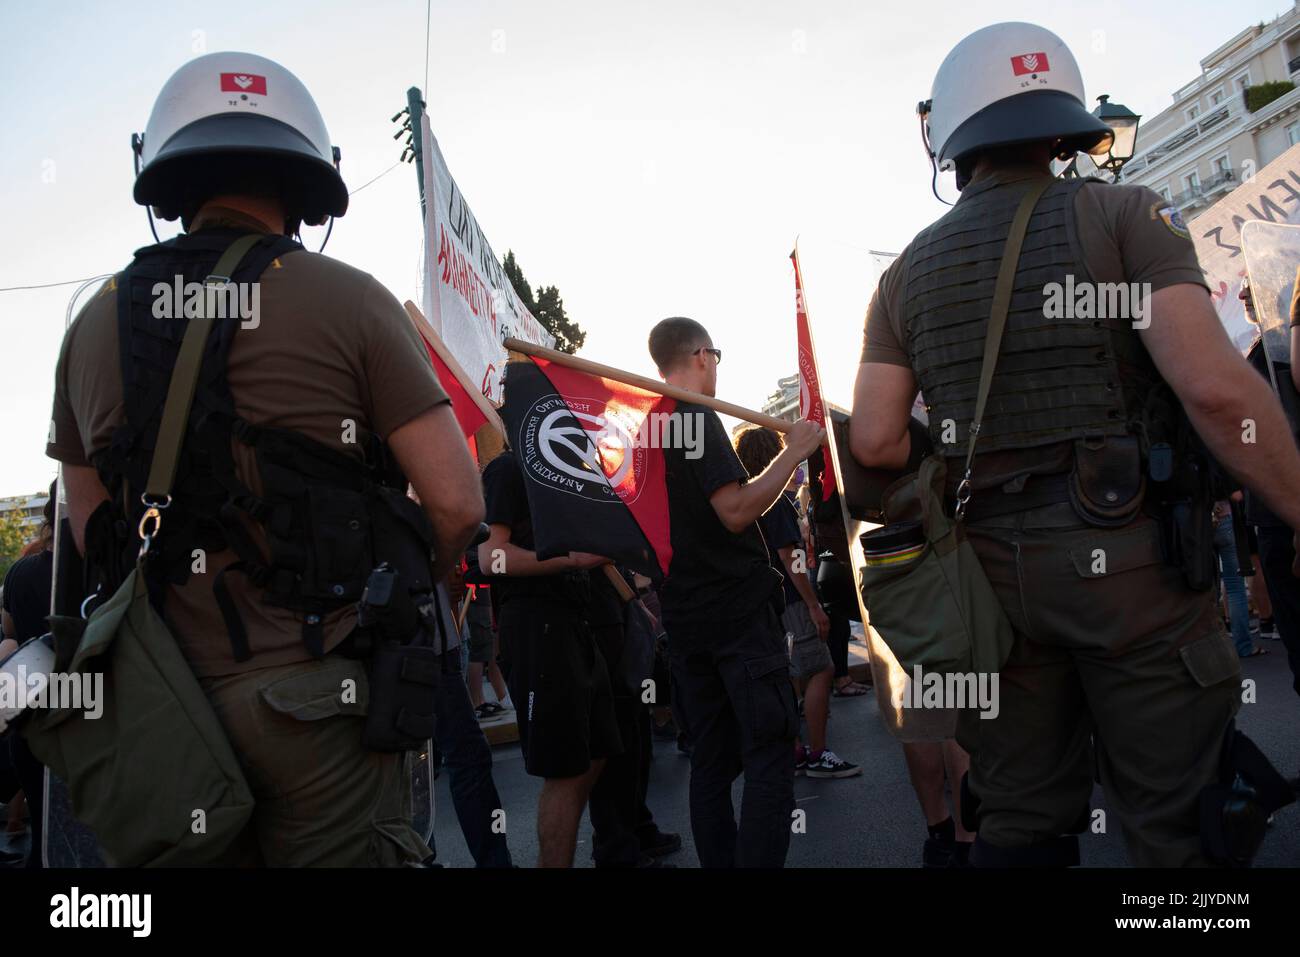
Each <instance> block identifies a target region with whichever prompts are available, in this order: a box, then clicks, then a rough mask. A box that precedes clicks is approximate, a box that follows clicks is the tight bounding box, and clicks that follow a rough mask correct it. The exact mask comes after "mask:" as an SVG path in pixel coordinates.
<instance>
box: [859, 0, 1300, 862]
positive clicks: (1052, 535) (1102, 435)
mask: <svg viewBox="0 0 1300 957" xmlns="http://www.w3.org/2000/svg"><path fill="white" fill-rule="evenodd" d="M922 106H923V110H922V112H923V113H924V114H925V119H926V123H927V128H928V145H929V148H930V150H931V151H932V161H936V162H937V163H938V164H939V166H940V167H941V168H943V169H953V168H955V170H956V175H957V185H958V187H959V189H961V197H960V199H959V201H958V202H957V203H956V205H955V206H954V207H953V208H952V209H951V210H950V211H949V212H948V213H947V214H946V215H945V216H943V217H942V218H941V219H939V220H938V221H937V222H935V223H934V224H933V225H931V226H929V227H928V228H926V229H925V230H923V231H922V232H921V233H920V234H918V235H917V237H916V238H915V239H914V240H913V241H912V243H911V244H910V245H909V246H908V247H907V249H906V250H905V251H904V253H903V254H902V255H901V257H900V258H899V259H898V260H897V261H896V262H895V263H894V264H893V265H892V266H891V267H890V269H889V270H888V271H887V272H886V273H885V275H884V276H883V277H882V279H881V282H880V286H879V288H878V290H877V291H876V294H875V296H874V298H873V299H872V302H871V305H870V308H869V311H868V315H867V321H866V330H865V344H864V351H863V356H862V364H861V366H860V367H859V372H858V379H857V384H856V387H855V396H854V408H855V412H854V415H853V417H852V430H851V447H852V450H853V453H854V455H855V457H856V458H857V459H858V460H859V461H861V462H862V463H863V464H866V465H873V466H878V467H887V468H903V467H904V466H905V465H906V463H907V462H908V458H909V453H910V451H911V441H910V439H909V437H908V432H907V423H908V413H909V410H910V409H911V407H912V404H913V401H914V400H915V398H916V396H917V393H918V391H919V392H920V393H921V394H922V395H923V396H924V399H925V402H926V403H927V408H928V411H929V422H930V431H931V435H932V438H933V440H934V444H935V447H936V448H937V449H939V450H941V453H940V454H942V455H944V457H945V460H946V461H947V462H948V465H949V467H948V469H947V476H948V486H947V489H946V492H947V495H948V500H949V507H950V508H951V507H952V502H953V499H954V498H955V494H956V492H957V485H958V482H959V481H960V480H961V479H962V478H963V469H962V467H961V466H962V460H963V457H964V456H965V455H966V453H967V447H968V438H969V433H970V425H971V423H972V420H973V419H974V409H975V398H976V392H977V383H979V381H980V379H981V369H982V364H983V357H984V345H985V334H986V331H987V328H988V326H989V321H988V320H989V316H990V314H991V312H992V311H993V302H994V288H995V279H996V277H997V274H998V272H999V268H1000V264H1001V261H1002V259H1003V254H1004V251H1005V249H1006V247H1007V245H1008V236H1009V234H1010V233H1011V224H1012V222H1013V219H1014V216H1015V214H1016V212H1017V208H1018V207H1019V206H1020V204H1021V200H1022V199H1023V198H1024V197H1025V196H1026V194H1028V193H1030V192H1031V191H1034V190H1040V189H1041V190H1043V192H1042V193H1041V195H1040V196H1039V197H1038V199H1037V202H1036V205H1033V207H1032V214H1031V215H1030V218H1029V220H1028V227H1027V230H1026V232H1025V234H1024V239H1023V246H1022V247H1021V250H1020V254H1019V259H1018V260H1015V259H1014V257H1012V258H1011V262H1012V263H1013V264H1014V265H1015V268H1014V278H1013V280H1012V282H1011V289H1010V292H1011V295H1010V299H1009V306H1008V309H1007V316H1008V318H1007V320H1006V327H1005V333H1004V335H1003V336H1002V340H1001V347H1000V350H999V352H998V353H997V355H998V358H997V365H996V366H995V369H996V371H995V373H994V375H993V377H992V385H991V390H990V393H989V399H988V404H987V411H986V414H985V416H984V419H983V422H982V427H981V428H980V429H979V430H978V442H977V445H976V452H975V456H974V465H973V469H972V471H971V474H970V477H971V485H970V486H969V488H970V489H972V491H971V494H970V500H969V503H968V505H967V507H966V510H965V521H964V526H965V533H966V535H967V537H968V539H969V541H970V542H971V543H972V545H973V546H974V549H975V552H976V554H977V555H978V558H979V561H980V564H981V565H982V566H983V569H984V571H985V573H986V574H987V577H988V579H989V581H990V583H991V584H992V586H993V588H994V591H995V593H996V595H997V596H998V599H999V600H1000V604H1001V605H1002V606H1003V608H1004V610H1005V612H1006V615H1007V618H1008V619H1009V621H1010V624H1011V627H1012V631H1013V634H1014V643H1013V645H1012V647H1011V649H1010V652H1009V656H1008V657H1007V659H1006V661H1005V664H1004V665H1003V666H1002V668H1001V671H1000V679H1001V680H1000V696H1001V701H1000V713H999V714H998V716H997V717H996V719H994V720H981V719H979V717H978V716H977V715H975V714H974V713H973V712H963V714H962V718H961V719H960V720H959V724H958V740H959V742H960V743H961V744H962V745H963V747H965V748H966V749H967V750H968V751H970V752H971V756H972V763H971V771H970V773H969V781H968V790H969V792H970V793H971V794H972V795H973V798H974V799H975V801H977V802H978V825H979V830H978V837H977V839H976V844H975V846H974V848H973V850H972V855H971V859H972V862H973V863H975V864H976V865H993V866H1018V865H1030V866H1033V865H1038V866H1062V865H1070V864H1073V863H1077V862H1078V842H1077V838H1076V837H1075V836H1074V835H1076V834H1077V833H1080V832H1081V831H1082V830H1083V829H1084V827H1085V826H1086V825H1087V824H1088V823H1089V821H1090V820H1091V816H1090V813H1089V812H1090V808H1089V799H1090V796H1091V792H1092V783H1093V771H1094V748H1095V757H1096V762H1095V767H1096V768H1097V769H1099V771H1100V776H1101V782H1102V784H1103V786H1104V787H1105V790H1106V792H1107V797H1108V801H1109V804H1110V807H1111V810H1112V812H1113V814H1114V815H1115V816H1116V817H1117V818H1118V819H1119V821H1120V823H1121V824H1122V825H1123V830H1124V835H1125V839H1126V842H1127V846H1128V849H1129V856H1130V859H1131V861H1132V862H1133V863H1134V864H1138V865H1145V866H1153V865H1154V866H1183V865H1193V864H1202V863H1205V862H1207V860H1213V861H1224V860H1232V861H1236V862H1240V861H1241V860H1242V859H1243V858H1245V859H1248V858H1249V856H1250V854H1251V853H1253V850H1254V848H1255V847H1256V846H1257V841H1258V839H1260V838H1262V833H1263V823H1262V822H1263V820H1264V817H1266V813H1264V814H1262V815H1261V814H1260V813H1259V811H1260V808H1259V807H1258V806H1257V804H1255V803H1252V802H1256V801H1257V799H1258V800H1259V801H1264V800H1266V799H1265V798H1263V797H1262V796H1261V795H1262V793H1263V792H1267V793H1268V794H1269V795H1271V796H1275V793H1276V792H1275V791H1273V790H1271V786H1272V785H1274V784H1276V774H1275V772H1273V771H1272V768H1271V766H1269V765H1268V762H1267V761H1266V760H1264V759H1263V758H1262V755H1260V754H1259V753H1258V751H1256V750H1254V749H1253V747H1252V746H1251V745H1250V744H1249V742H1248V741H1244V740H1243V738H1242V737H1241V736H1240V735H1239V734H1237V733H1235V731H1234V716H1235V714H1236V712H1237V709H1238V707H1239V704H1240V698H1239V695H1240V688H1239V685H1240V670H1239V665H1238V661H1237V656H1236V653H1235V651H1234V650H1233V647H1232V645H1231V643H1230V641H1229V640H1228V638H1227V636H1226V634H1225V633H1224V630H1223V627H1222V622H1221V621H1220V619H1219V616H1218V612H1217V610H1216V607H1215V602H1214V596H1213V590H1212V588H1211V584H1212V582H1213V574H1212V572H1211V571H1208V569H1209V561H1210V560H1211V558H1212V553H1211V552H1209V551H1207V549H1208V545H1209V542H1208V529H1209V527H1210V526H1209V505H1210V502H1211V501H1212V499H1210V498H1209V497H1208V494H1209V491H1208V489H1207V488H1204V485H1205V483H1204V482H1202V481H1201V480H1200V476H1202V475H1204V474H1205V473H1206V471H1207V467H1206V465H1205V462H1204V457H1203V456H1201V454H1200V452H1199V451H1198V448H1199V443H1198V442H1197V440H1196V437H1197V436H1199V440H1200V441H1201V442H1203V444H1204V447H1205V448H1208V452H1209V453H1210V454H1212V456H1213V457H1214V458H1215V459H1217V460H1218V461H1219V462H1220V463H1221V464H1222V465H1223V466H1225V467H1226V468H1227V469H1229V470H1230V471H1231V472H1232V473H1234V474H1235V476H1236V477H1237V478H1238V479H1240V480H1241V481H1242V482H1243V483H1244V484H1246V485H1248V486H1250V487H1251V488H1252V489H1253V490H1254V491H1255V492H1256V493H1257V494H1258V495H1259V496H1260V498H1262V499H1263V500H1265V501H1267V502H1268V503H1269V505H1270V507H1272V508H1273V509H1275V510H1276V512H1277V513H1278V515H1279V516H1281V517H1282V519H1283V520H1284V521H1285V522H1286V523H1287V524H1288V525H1289V526H1291V527H1293V528H1294V527H1296V526H1298V525H1300V500H1298V499H1297V498H1296V496H1295V494H1294V493H1295V489H1296V488H1300V456H1298V455H1297V454H1296V450H1295V447H1294V445H1293V444H1292V443H1291V442H1290V441H1289V440H1287V436H1289V431H1288V429H1287V425H1286V422H1285V420H1284V418H1283V416H1282V413H1281V410H1280V409H1279V408H1278V405H1277V402H1276V401H1275V400H1274V399H1273V397H1272V396H1271V395H1270V394H1269V391H1268V389H1267V388H1266V386H1265V385H1264V383H1263V382H1261V381H1260V379H1259V377H1258V376H1256V375H1255V374H1254V373H1253V372H1252V371H1251V369H1250V368H1249V366H1248V365H1247V364H1246V363H1245V362H1244V360H1243V359H1242V357H1241V355H1240V354H1239V353H1237V352H1236V351H1235V350H1234V349H1233V347H1232V345H1231V343H1230V342H1229V340H1228V337H1227V335H1226V334H1225V332H1224V330H1223V328H1222V326H1221V325H1220V323H1219V321H1218V319H1217V317H1216V315H1215V311H1214V309H1213V307H1212V305H1211V301H1210V296H1209V293H1208V290H1207V289H1206V287H1205V284H1204V279H1203V276H1202V273H1201V270H1200V268H1199V267H1198V264H1197V259H1196V254H1195V251H1194V250H1193V247H1192V243H1191V240H1190V238H1189V236H1188V232H1187V229H1186V227H1185V226H1184V225H1183V222H1182V220H1181V218H1180V217H1179V215H1178V211H1177V210H1176V209H1175V208H1174V207H1172V206H1171V205H1170V204H1169V203H1168V202H1167V201H1166V200H1164V199H1162V198H1161V197H1160V196H1159V195H1158V194H1156V193H1155V192H1153V191H1151V190H1149V189H1146V188H1145V187H1138V186H1118V185H1108V184H1104V183H1102V182H1098V181H1095V180H1079V179H1075V180H1053V179H1052V178H1051V172H1050V164H1051V161H1052V160H1053V159H1068V158H1070V157H1071V156H1073V155H1074V154H1075V153H1076V152H1079V151H1087V152H1098V151H1100V152H1104V151H1105V149H1106V148H1107V145H1108V144H1109V142H1110V140H1111V137H1112V135H1113V133H1112V131H1111V130H1110V129H1108V128H1107V127H1106V126H1104V125H1103V124H1102V123H1101V122H1100V121H1099V120H1098V119H1096V118H1095V117H1093V116H1092V115H1091V114H1090V113H1089V112H1088V111H1087V110H1086V109H1085V107H1084V93H1083V83H1082V78H1081V76H1080V72H1079V68H1078V66H1077V64H1076V63H1075V60H1074V57H1073V55H1072V54H1071V53H1070V50H1069V49H1068V48H1067V47H1066V45H1065V44H1064V43H1063V42H1062V41H1061V40H1060V38H1058V37H1057V36H1055V35H1054V34H1052V33H1051V32H1049V31H1047V30H1045V29H1043V28H1041V27H1037V26H1034V25H1031V24H1026V23H1002V24H997V25H994V26H990V27H987V28H985V29H982V30H979V31H977V32H975V33H974V34H972V35H971V36H969V37H967V38H966V39H964V40H963V41H961V43H959V44H958V45H957V46H956V47H955V48H954V49H953V50H952V52H951V53H950V54H949V55H948V57H947V58H946V59H945V60H944V62H943V64H942V65H941V66H940V68H939V71H938V74H937V75H936V78H935V81H934V87H933V91H932V99H931V100H930V102H929V103H927V104H923V105H922ZM1031 201H1032V200H1031ZM1103 283H1114V284H1124V285H1125V287H1126V289H1128V290H1130V291H1131V292H1132V293H1133V294H1132V295H1131V297H1130V299H1129V303H1130V311H1129V313H1128V314H1108V313H1110V312H1115V313H1123V312H1124V310H1123V309H1115V310H1108V309H1103V310H1100V311H1098V309H1097V308H1096V306H1097V300H1096V298H1095V297H1096V295H1097V294H1098V292H1099V291H1105V289H1104V287H1101V286H1100V284H1103ZM1130 284H1138V285H1137V286H1136V287H1134V286H1132V285H1130ZM1089 286H1091V287H1092V288H1091V290H1088V287H1089ZM1067 290H1074V291H1076V292H1077V295H1078V298H1077V299H1075V300H1073V301H1071V302H1069V303H1065V304H1063V303H1061V302H1060V301H1059V300H1057V301H1055V302H1053V301H1052V298H1051V297H1052V296H1059V295H1061V294H1063V292H1065V291H1067ZM1088 292H1090V293H1091V295H1092V296H1093V301H1092V304H1091V306H1086V304H1085V303H1084V299H1083V297H1084V296H1085V295H1086V294H1087V293H1088ZM1147 292H1149V294H1150V295H1149V298H1148V297H1147V295H1146V293H1147ZM1115 301H1117V302H1118V301H1120V300H1115ZM1061 306H1064V308H1058V307H1061ZM1247 419H1249V420H1250V421H1251V422H1252V423H1254V426H1255V431H1254V433H1253V434H1254V435H1255V436H1257V437H1258V441H1257V442H1254V443H1253V444H1252V443H1249V442H1244V441H1243V420H1247ZM1193 428H1194V432H1195V435H1193V434H1192V430H1193ZM868 611H870V607H868ZM1243 769H1246V770H1243ZM1270 774H1271V775H1272V777H1270V776H1269V775H1270ZM1277 803H1284V801H1278V802H1277ZM1263 810H1264V811H1265V812H1267V810H1268V808H1267V807H1265V808H1264V809H1263ZM1232 815H1239V816H1240V817H1241V818H1242V819H1243V820H1248V821H1249V827H1248V828H1247V829H1249V830H1252V834H1251V836H1250V838H1248V839H1245V840H1241V839H1239V838H1240V837H1241V832H1237V833H1235V834H1233V833H1226V834H1225V833H1224V832H1225V829H1230V827H1232V826H1235V825H1236V824H1237V822H1236V821H1231V822H1227V823H1225V821H1226V819H1227V818H1228V817H1230V816H1232Z"/></svg>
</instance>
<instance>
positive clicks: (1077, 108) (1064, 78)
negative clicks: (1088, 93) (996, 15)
mask: <svg viewBox="0 0 1300 957" xmlns="http://www.w3.org/2000/svg"><path fill="white" fill-rule="evenodd" d="M1084 102H1085V100H1084V92H1083V76H1082V75H1081V74H1080V73H1079V64H1078V63H1076V62H1075V59H1074V54H1072V53H1071V52H1070V48H1069V47H1067V46H1066V45H1065V42H1064V41H1063V40H1061V38H1060V37H1058V36H1057V35H1056V34H1055V33H1053V32H1052V31H1050V30H1045V29H1043V28H1042V27H1040V26H1035V25H1034V24H1032V23H995V24H993V25H992V26H989V27H985V28H984V29H982V30H976V31H975V32H974V33H972V34H971V35H970V36H968V37H967V38H966V39H964V40H962V41H961V42H960V43H958V44H957V45H956V46H955V47H953V49H952V52H951V53H949V54H948V56H947V57H946V58H944V61H943V63H942V64H940V65H939V72H938V73H936V74H935V77H934V86H933V87H932V88H931V91H930V102H929V104H928V107H929V109H928V122H927V129H928V135H929V144H930V151H931V154H932V155H933V156H934V157H935V158H936V159H937V160H938V162H939V168H940V169H945V170H946V169H952V168H953V166H955V165H956V162H957V160H959V159H961V158H962V157H963V156H965V155H966V154H968V153H971V152H973V151H975V150H978V149H985V148H987V147H991V146H1009V145H1012V144H1014V143H1033V142H1038V141H1041V140H1051V141H1058V140H1059V141H1060V143H1059V149H1058V152H1057V155H1058V156H1061V157H1062V158H1068V157H1069V156H1072V155H1074V154H1075V153H1076V152H1079V151H1083V152H1086V153H1094V154H1099V153H1105V152H1106V150H1107V149H1109V147H1110V143H1111V140H1112V139H1113V138H1114V132H1113V131H1112V130H1111V128H1110V127H1108V126H1107V125H1106V124H1104V123H1103V122H1101V120H1099V119H1097V118H1096V117H1095V116H1093V115H1092V114H1091V113H1089V112H1088V110H1087V108H1086V107H1085V106H1084ZM926 105H927V104H922V106H923V107H924V106H926ZM923 112H925V111H924V110H923Z"/></svg>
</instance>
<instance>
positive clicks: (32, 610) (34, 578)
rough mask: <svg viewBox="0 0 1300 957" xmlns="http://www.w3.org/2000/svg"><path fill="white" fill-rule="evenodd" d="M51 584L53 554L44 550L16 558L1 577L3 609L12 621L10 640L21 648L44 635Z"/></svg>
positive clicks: (52, 578)
mask: <svg viewBox="0 0 1300 957" xmlns="http://www.w3.org/2000/svg"><path fill="white" fill-rule="evenodd" d="M53 581H54V553H53V552H51V551H49V550H48V549H47V550H46V551H43V552H39V553H37V554H35V555H28V556H27V557H26V558H20V559H18V561H16V562H14V563H13V565H12V566H10V568H9V571H8V573H7V574H6V575H5V585H4V588H5V598H4V610H5V611H7V612H9V616H10V617H11V618H13V620H14V631H15V635H14V637H15V638H17V639H18V643H19V644H20V645H21V644H22V643H23V642H24V641H27V640H28V639H31V638H39V637H40V636H41V635H43V634H45V632H46V630H47V629H46V627H45V619H46V618H47V617H48V616H49V614H50V588H51V587H52V585H53Z"/></svg>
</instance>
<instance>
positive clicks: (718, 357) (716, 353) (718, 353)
mask: <svg viewBox="0 0 1300 957" xmlns="http://www.w3.org/2000/svg"><path fill="white" fill-rule="evenodd" d="M701 352H707V353H708V354H709V355H711V356H713V364H714V365H715V366H716V365H721V364H722V350H721V349H710V348H709V347H708V346H701V347H700V348H699V349H696V350H695V351H694V352H692V353H691V355H693V356H698V355H699V354H700V353H701Z"/></svg>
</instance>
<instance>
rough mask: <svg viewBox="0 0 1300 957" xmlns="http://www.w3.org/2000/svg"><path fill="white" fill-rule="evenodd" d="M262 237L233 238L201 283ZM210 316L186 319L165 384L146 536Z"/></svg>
mask: <svg viewBox="0 0 1300 957" xmlns="http://www.w3.org/2000/svg"><path fill="white" fill-rule="evenodd" d="M263 238H264V237H263V236H262V234H260V233H252V234H249V235H247V236H241V237H239V238H238V239H236V240H235V241H234V242H233V243H231V244H230V246H229V247H228V248H227V249H226V251H225V252H224V253H222V254H221V258H220V259H218V260H217V264H216V265H215V266H214V267H213V268H212V274H211V275H209V276H208V277H207V278H206V279H205V280H204V281H203V284H204V286H209V285H225V284H226V283H228V282H230V276H231V274H232V273H233V272H234V271H235V269H236V267H238V265H239V263H240V261H241V260H242V259H243V258H244V256H246V255H247V254H248V251H249V250H250V249H252V248H253V247H254V246H255V245H257V243H258V242H259V241H260V240H262V239H263ZM212 320H213V317H212V316H209V315H203V316H200V317H197V318H194V319H191V320H189V325H188V326H187V327H186V329H185V337H184V338H183V339H182V340H181V348H180V354H179V355H178V356H177V357H176V365H175V367H174V368H173V369H172V376H171V381H170V382H169V384H168V386H167V401H166V402H165V403H164V405H163V414H162V422H161V424H160V425H159V426H158V443H157V445H156V446H155V448H154V455H153V460H152V462H151V463H150V465H149V481H148V483H147V484H146V485H145V492H144V496H143V499H142V500H143V501H144V503H145V505H146V506H147V508H148V511H147V512H146V513H145V518H144V520H143V521H141V523H140V534H141V537H142V538H145V539H146V544H147V540H148V538H149V537H151V536H152V535H153V534H156V532H157V530H158V527H159V525H160V523H161V516H160V515H159V511H158V510H159V509H163V508H166V507H167V505H168V504H169V503H170V501H171V489H172V482H173V481H174V480H175V478H176V463H177V460H178V459H179V457H180V452H181V444H182V443H183V442H184V440H185V432H186V429H187V426H188V423H189V418H190V407H191V405H192V404H193V402H194V389H195V386H196V385H197V384H198V379H199V368H200V366H201V365H202V364H203V347H204V345H205V344H206V343H207V341H208V333H209V332H210V331H211V329H212ZM151 518H152V520H153V521H152V527H151V528H150V530H149V533H148V535H146V533H145V529H146V524H147V523H149V520H150V519H151Z"/></svg>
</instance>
